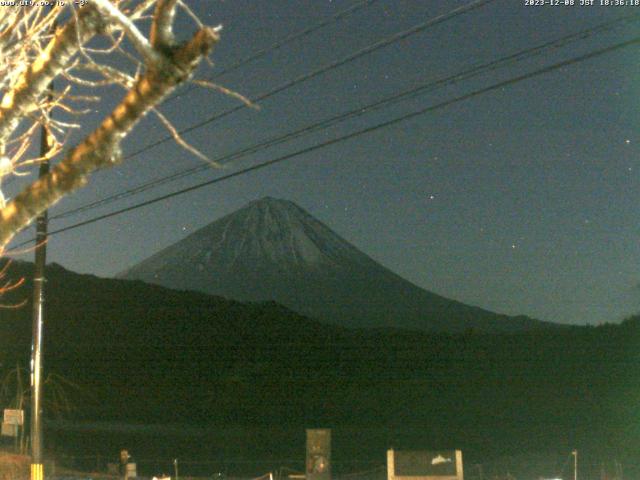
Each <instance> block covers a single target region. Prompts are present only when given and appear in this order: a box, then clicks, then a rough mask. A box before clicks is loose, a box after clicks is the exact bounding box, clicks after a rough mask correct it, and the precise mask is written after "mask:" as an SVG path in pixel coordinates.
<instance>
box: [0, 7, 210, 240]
mask: <svg viewBox="0 0 640 480" xmlns="http://www.w3.org/2000/svg"><path fill="white" fill-rule="evenodd" d="M160 1H161V0H160ZM167 1H168V2H169V3H171V2H170V0H167ZM163 8H168V7H166V5H165V7H163ZM171 8H175V5H173V7H171ZM83 13H84V12H81V15H82V14H83ZM157 13H158V8H157V9H156V14H157ZM165 13H166V12H165ZM85 15H89V14H85ZM157 18H158V15H156V17H155V18H154V22H155V21H156V20H157ZM163 18H166V17H163ZM86 23H88V24H89V25H94V26H95V28H94V31H95V30H97V26H98V24H97V22H95V23H94V22H92V21H87V22H86ZM76 24H77V23H76ZM155 31H156V32H158V34H160V31H161V30H158V27H157V26H156V27H155ZM217 32H218V30H217V29H215V28H209V27H205V28H203V29H201V30H199V31H198V32H197V33H196V34H195V35H194V37H193V38H192V39H191V40H190V41H189V42H187V43H186V44H185V45H183V46H181V47H179V48H175V49H170V50H163V51H162V52H159V53H161V54H162V60H161V66H162V68H158V67H159V66H160V65H159V64H156V65H149V66H148V69H147V72H146V73H145V74H144V75H142V76H140V77H139V78H138V79H137V80H136V83H135V85H134V86H133V88H132V89H131V90H130V91H129V92H128V93H127V94H126V95H125V97H124V98H123V100H122V101H121V103H120V104H119V105H118V106H117V107H116V108H115V109H114V110H113V111H112V112H111V114H110V115H109V116H108V117H107V118H105V119H104V120H103V122H102V124H101V125H100V126H99V127H98V128H97V129H96V130H95V131H94V132H93V133H92V134H90V135H89V136H88V137H87V138H86V139H85V140H84V141H83V142H82V143H80V144H79V145H77V146H76V147H74V148H73V149H72V150H71V151H69V152H68V153H67V154H66V155H65V157H64V159H63V160H62V161H61V162H60V163H58V164H57V165H56V166H55V167H54V168H53V169H52V170H51V172H50V173H49V174H48V175H46V176H44V177H43V178H41V179H39V180H37V181H36V182H34V183H32V184H31V185H30V186H29V187H27V188H26V189H25V190H24V191H22V192H21V193H20V194H18V195H17V196H16V197H15V198H14V199H13V200H11V202H9V203H8V205H7V206H6V207H4V208H3V209H2V210H0V246H5V245H6V244H7V243H8V242H9V241H10V240H11V238H12V237H13V235H15V233H16V232H18V231H20V230H21V229H22V228H24V227H25V226H27V225H28V224H30V223H31V221H32V220H33V219H34V218H35V217H36V216H37V215H38V214H40V213H41V212H42V211H44V210H45V209H47V208H49V207H50V206H52V205H53V204H54V203H56V202H57V201H58V200H59V199H60V198H61V197H63V196H64V195H66V194H68V193H70V192H72V191H74V190H76V189H77V188H80V187H81V186H83V185H85V183H86V181H87V176H88V175H89V174H90V173H91V172H93V171H95V170H97V169H101V168H105V167H108V166H112V165H113V164H115V163H118V162H119V161H120V159H121V152H120V144H121V141H122V140H123V139H124V138H125V137H126V136H127V135H128V134H129V133H130V132H131V130H132V129H133V127H134V126H135V124H136V123H137V122H138V121H139V120H140V119H141V118H142V117H143V116H144V115H145V114H146V113H147V112H148V111H149V110H150V109H152V108H153V107H155V106H156V105H157V104H158V103H159V102H160V101H161V100H162V99H163V98H165V97H166V96H167V95H168V94H169V93H171V91H173V89H174V88H175V87H176V86H177V85H178V84H180V83H182V82H184V81H186V80H188V79H189V77H190V76H191V75H192V74H193V72H194V70H195V68H196V66H197V65H198V63H199V62H200V61H201V60H202V59H203V58H205V57H206V56H207V55H208V54H209V52H210V50H211V49H212V47H213V45H214V44H215V43H216V42H217V41H218V33H217ZM72 33H73V34H74V35H76V34H78V32H77V31H74V32H72ZM165 33H166V31H165ZM61 35H63V34H61V33H60V32H59V33H58V34H56V36H55V38H54V39H53V40H52V43H50V45H49V46H48V47H47V51H48V52H49V58H52V57H53V52H55V53H56V54H57V55H56V57H57V58H58V60H60V59H62V60H64V61H65V63H66V62H68V61H69V60H70V58H71V55H70V54H69V51H70V50H73V51H74V52H77V50H78V48H79V47H78V46H77V45H75V47H69V46H66V47H65V46H64V45H63V44H61V43H60V42H59V38H60V36H61ZM64 35H71V33H69V32H67V33H66V34H64ZM80 35H82V36H83V37H82V38H85V35H87V34H85V33H82V32H80ZM65 38H66V39H67V41H68V42H70V43H73V42H75V40H74V39H72V37H71V36H65ZM57 41H58V43H56V42H57ZM52 45H53V46H52ZM50 63H51V62H49V63H47V62H46V61H44V60H43V61H41V62H40V67H39V69H36V70H35V71H34V72H32V73H31V74H30V76H31V77H32V78H33V77H37V76H38V74H39V73H40V72H42V71H48V72H49V73H48V75H47V74H41V76H43V77H47V78H48V77H51V76H52V75H53V76H55V74H52V73H51V72H53V71H54V70H56V67H53V66H51V65H50ZM54 63H56V62H54ZM31 70H33V67H32V69H30V71H31ZM60 70H61V69H60V68H58V69H57V70H56V71H57V72H58V73H59V72H60ZM41 80H42V79H40V81H41ZM29 90H30V88H29V86H27V87H23V88H22V90H20V89H18V91H19V92H22V96H24V95H26V93H24V92H25V91H29ZM31 94H33V92H31ZM22 96H21V97H18V95H17V94H14V95H13V96H12V98H13V99H15V98H23V97H22ZM16 103H17V102H16V101H15V100H13V101H12V102H8V103H7V104H16ZM2 106H3V107H4V106H5V105H4V101H3V105H2ZM2 113H4V110H3V109H2V108H0V143H2V140H3V138H2V136H1V135H2V134H5V135H7V133H8V131H7V130H8V126H6V125H5V126H4V130H2V127H3V122H2V120H3V117H2ZM17 118H20V117H17ZM4 121H5V123H6V122H7V121H8V120H6V118H5V119H4ZM9 122H10V121H9Z"/></svg>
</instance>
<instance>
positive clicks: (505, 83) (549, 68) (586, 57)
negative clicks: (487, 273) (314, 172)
mask: <svg viewBox="0 0 640 480" xmlns="http://www.w3.org/2000/svg"><path fill="white" fill-rule="evenodd" d="M638 44H640V37H635V38H633V39H631V40H627V41H625V42H621V43H617V44H615V45H612V46H609V47H605V48H602V49H600V50H596V51H593V52H590V53H587V54H584V55H581V56H578V57H574V58H571V59H569V60H564V61H562V62H558V63H554V64H553V65H550V66H547V67H544V68H541V69H538V70H535V71H533V72H529V73H526V74H523V75H519V76H517V77H514V78H511V79H509V80H504V81H501V82H498V83H495V84H493V85H490V86H488V87H484V88H481V89H478V90H474V91H473V92H471V93H467V94H465V95H461V96H459V97H456V98H454V99H451V100H447V101H444V102H441V103H438V104H436V105H432V106H429V107H425V108H422V109H420V110H416V111H414V112H411V113H407V114H405V115H402V116H400V117H396V118H394V119H391V120H387V121H385V122H381V123H378V124H376V125H372V126H370V127H366V128H364V129H361V130H357V131H355V132H352V133H349V134H347V135H343V136H340V137H336V138H333V139H331V140H327V141H325V142H321V143H318V144H316V145H312V146H310V147H306V148H303V149H301V150H298V151H296V152H293V153H289V154H287V155H283V156H281V157H277V158H274V159H272V160H268V161H266V162H262V163H259V164H257V165H253V166H251V167H247V168H244V169H242V170H238V171H236V172H233V173H230V174H228V175H224V176H222V177H217V178H214V179H212V180H208V181H206V182H202V183H198V184H196V185H192V186H190V187H187V188H183V189H181V190H177V191H175V192H171V193H168V194H166V195H161V196H159V197H155V198H153V199H151V200H147V201H144V202H140V203H137V204H135V205H131V206H129V207H126V208H121V209H119V210H116V211H113V212H110V213H107V214H104V215H99V216H97V217H93V218H90V219H88V220H84V221H82V222H78V223H75V224H73V225H69V226H67V227H63V228H59V229H57V230H54V231H52V232H49V236H51V235H56V234H59V233H63V232H66V231H69V230H73V229H76V228H79V227H83V226H85V225H89V224H91V223H95V222H98V221H101V220H105V219H107V218H111V217H115V216H117V215H120V214H122V213H126V212H130V211H133V210H137V209H139V208H142V207H146V206H148V205H151V204H154V203H157V202H160V201H162V200H167V199H169V198H173V197H176V196H178V195H182V194H185V193H188V192H191V191H194V190H198V189H200V188H203V187H206V186H209V185H213V184H216V183H220V182H222V181H225V180H229V179H231V178H235V177H238V176H240V175H244V174H246V173H249V172H253V171H256V170H260V169H262V168H266V167H268V166H271V165H275V164H277V163H281V162H284V161H286V160H289V159H292V158H295V157H298V156H301V155H304V154H307V153H311V152H313V151H315V150H319V149H321V148H325V147H328V146H331V145H335V144H337V143H341V142H344V141H346V140H350V139H352V138H355V137H358V136H361V135H364V134H367V133H371V132H374V131H376V130H380V129H382V128H387V127H390V126H393V125H396V124H399V123H401V122H404V121H406V120H410V119H412V118H416V117H418V116H421V115H424V114H426V113H429V112H432V111H434V110H438V109H441V108H445V107H448V106H450V105H453V104H455V103H459V102H462V101H464V100H468V99H470V98H474V97H477V96H479V95H483V94H485V93H488V92H491V91H494V90H497V89H500V88H503V87H506V86H509V85H513V84H515V83H518V82H521V81H523V80H528V79H530V78H534V77H537V76H540V75H544V74H546V73H549V72H552V71H554V70H558V69H560V68H564V67H568V66H570V65H574V64H576V63H580V62H583V61H585V60H589V59H592V58H595V57H598V56H601V55H604V54H607V53H610V52H613V51H616V50H620V49H622V48H626V47H629V46H631V45H638ZM31 242H33V239H31V240H29V241H25V242H22V243H21V244H19V245H17V246H16V247H14V249H16V248H20V247H22V246H24V245H26V244H28V243H31Z"/></svg>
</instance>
